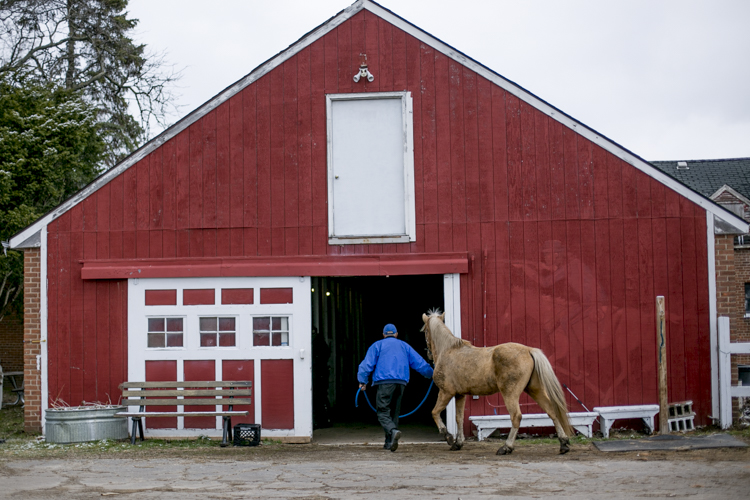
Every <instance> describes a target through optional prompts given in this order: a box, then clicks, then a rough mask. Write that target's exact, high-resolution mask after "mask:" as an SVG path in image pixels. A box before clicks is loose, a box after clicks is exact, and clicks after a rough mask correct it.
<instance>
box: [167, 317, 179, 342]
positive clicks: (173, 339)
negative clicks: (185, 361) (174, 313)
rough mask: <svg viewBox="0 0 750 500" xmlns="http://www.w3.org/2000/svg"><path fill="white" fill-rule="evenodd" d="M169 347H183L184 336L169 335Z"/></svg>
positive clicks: (177, 334)
mask: <svg viewBox="0 0 750 500" xmlns="http://www.w3.org/2000/svg"><path fill="white" fill-rule="evenodd" d="M180 321H182V320H180ZM167 347H182V334H181V333H168V334H167Z"/></svg>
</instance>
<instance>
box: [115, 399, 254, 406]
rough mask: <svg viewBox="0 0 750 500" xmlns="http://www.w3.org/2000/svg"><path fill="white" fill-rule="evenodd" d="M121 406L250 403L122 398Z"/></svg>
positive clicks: (244, 402)
mask: <svg viewBox="0 0 750 500" xmlns="http://www.w3.org/2000/svg"><path fill="white" fill-rule="evenodd" d="M121 404H122V405H123V406H177V405H180V406H183V405H184V406H218V405H222V406H228V405H250V404H253V401H252V400H251V399H242V398H234V399H229V398H227V399H215V398H209V399H123V400H122V403H121Z"/></svg>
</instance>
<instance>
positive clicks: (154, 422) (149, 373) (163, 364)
mask: <svg viewBox="0 0 750 500" xmlns="http://www.w3.org/2000/svg"><path fill="white" fill-rule="evenodd" d="M176 381H177V361H146V382H176ZM164 399H171V398H170V397H165V398H164ZM174 399H177V398H174ZM146 411H156V412H159V411H177V406H147V407H146ZM146 426H148V427H149V428H151V429H176V428H177V417H159V418H152V419H149V418H146Z"/></svg>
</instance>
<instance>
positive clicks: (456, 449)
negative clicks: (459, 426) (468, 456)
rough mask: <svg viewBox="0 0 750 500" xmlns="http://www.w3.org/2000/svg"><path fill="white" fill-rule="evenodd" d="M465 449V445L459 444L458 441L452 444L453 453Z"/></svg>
mask: <svg viewBox="0 0 750 500" xmlns="http://www.w3.org/2000/svg"><path fill="white" fill-rule="evenodd" d="M463 447H464V445H463V443H461V444H459V443H458V442H457V441H454V442H453V443H452V444H451V451H458V450H460V449H461V448H463Z"/></svg>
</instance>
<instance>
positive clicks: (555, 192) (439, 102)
mask: <svg viewBox="0 0 750 500" xmlns="http://www.w3.org/2000/svg"><path fill="white" fill-rule="evenodd" d="M360 53H367V57H368V63H369V69H370V71H371V72H372V73H373V75H374V76H375V80H374V81H373V82H371V83H370V82H364V81H360V82H359V83H358V84H355V83H354V82H352V80H351V77H352V75H353V74H354V71H355V69H356V65H357V63H358V59H359V54H360ZM401 90H408V91H410V92H411V94H412V98H413V106H414V161H415V166H414V168H415V199H416V224H417V240H416V241H415V242H412V243H410V244H388V245H381V244H375V245H343V246H329V245H328V242H327V235H328V230H327V219H328V217H327V213H328V212H327V205H326V200H327V194H326V193H327V185H326V116H325V94H326V93H340V92H371V91H380V92H383V91H401ZM705 220H706V219H705V212H704V211H703V210H702V209H700V208H699V207H697V206H696V205H694V204H693V203H691V202H690V201H688V200H686V199H684V198H682V197H680V196H679V195H678V194H676V193H675V192H673V191H671V190H669V189H666V188H665V187H664V186H663V185H661V184H659V183H658V182H656V181H655V180H653V179H652V178H651V177H649V176H647V175H645V174H642V173H641V172H640V171H638V170H636V169H635V168H634V167H632V166H631V165H629V164H627V163H625V162H623V161H621V160H620V159H618V158H617V157H615V156H614V155H612V154H610V153H608V152H606V151H604V150H603V149H601V148H600V147H599V146H597V145H594V144H592V143H591V142H590V141H588V140H587V139H584V138H583V137H581V136H580V135H578V134H577V133H576V132H575V131H573V130H570V129H568V128H566V127H564V126H562V125H561V124H560V123H558V122H556V121H554V120H552V119H551V118H549V117H547V116H546V115H544V114H542V113H541V112H539V111H537V110H535V109H534V108H532V107H530V106H529V105H527V104H525V103H524V102H522V101H520V100H519V99H518V98H517V97H515V96H513V95H511V94H509V93H507V92H505V91H504V90H502V89H501V88H499V87H497V86H495V85H494V84H492V83H491V82H489V81H487V80H486V79H485V78H483V77H482V76H480V75H477V74H476V73H474V72H472V71H470V70H468V69H466V68H463V67H461V66H460V65H459V64H458V63H456V62H454V61H452V60H450V59H448V58H447V57H446V56H444V55H442V54H440V53H438V52H436V51H435V50H433V49H432V48H430V47H429V46H427V45H425V44H423V43H421V42H420V41H418V40H416V39H415V38H413V37H411V36H410V35H408V34H406V33H404V32H402V31H400V30H399V29H397V28H395V27H393V26H390V25H389V24H387V23H385V22H384V21H382V20H380V19H378V18H377V17H376V16H375V15H373V14H371V13H369V12H365V11H363V12H360V13H359V14H357V15H355V16H354V17H353V18H352V19H350V20H348V21H346V22H344V23H342V24H341V25H339V26H338V27H337V28H335V29H334V30H333V31H331V32H330V33H328V34H327V35H326V36H324V37H323V38H321V39H319V40H317V41H315V42H314V43H312V44H311V45H310V46H309V47H306V48H305V49H303V50H301V51H300V52H298V53H297V54H296V55H294V56H293V57H291V58H290V59H288V60H287V61H286V62H284V64H282V65H280V66H279V67H277V68H275V69H273V70H272V71H270V72H268V73H267V74H265V75H264V76H262V77H261V78H260V79H259V80H258V81H256V82H255V83H253V84H252V85H250V86H248V87H247V88H245V89H244V90H242V91H241V92H239V93H238V94H236V95H235V96H233V97H231V98H230V99H228V101H226V102H224V103H223V104H222V105H221V106H219V107H218V108H217V109H215V110H214V111H212V112H211V113H209V114H207V115H206V116H204V117H203V118H201V119H200V120H198V121H197V122H196V123H194V124H193V125H191V126H190V127H189V128H188V129H187V130H185V131H183V132H182V133H180V134H178V135H177V136H176V137H174V138H172V139H171V140H169V141H168V142H166V143H165V144H164V145H162V146H161V147H160V148H159V149H157V150H156V151H154V152H153V153H152V154H150V155H149V156H148V157H146V158H144V159H143V160H141V161H140V162H138V164H136V165H134V166H133V167H132V168H130V169H128V170H127V171H125V172H124V173H123V174H122V175H120V176H119V177H117V178H115V179H114V180H112V181H111V182H110V183H109V184H108V185H107V186H104V187H103V188H101V189H99V190H98V191H97V192H96V193H94V194H93V195H91V196H90V197H89V198H88V199H87V200H86V201H84V202H83V203H81V204H79V205H77V206H76V207H75V208H73V209H72V210H70V211H69V212H67V213H65V214H64V215H62V216H61V217H60V218H58V219H57V220H55V221H54V222H53V223H51V224H50V225H49V227H48V244H49V254H48V256H49V260H48V262H49V265H48V283H49V316H48V321H49V323H48V326H49V347H48V348H49V370H50V378H49V394H50V396H51V397H53V398H55V397H59V398H60V399H63V400H65V401H66V402H69V403H71V404H76V403H77V402H79V401H81V400H86V401H94V400H100V401H104V400H106V399H107V397H108V396H107V395H113V394H117V384H119V383H120V382H122V381H123V380H125V378H126V367H127V363H126V359H125V354H126V345H127V338H126V331H125V325H126V321H127V303H126V299H127V284H126V282H125V281H96V282H95V281H83V280H81V278H80V275H81V263H80V261H81V260H83V259H86V260H94V259H130V258H137V257H138V258H181V257H191V258H195V257H198V258H200V257H215V256H226V255H231V256H261V257H271V256H287V257H290V256H291V257H293V256H308V257H309V256H324V255H355V254H390V253H411V254H420V253H424V252H438V251H440V252H459V251H467V252H468V254H469V260H470V266H469V271H468V273H465V274H462V275H461V297H462V305H461V307H462V315H461V318H462V331H463V333H464V336H465V337H466V338H468V339H470V340H472V341H473V342H475V343H476V344H478V345H493V344H496V343H500V342H507V341H511V340H513V341H519V342H526V343H529V344H531V345H534V346H539V347H541V348H543V349H544V351H545V352H546V353H547V355H548V356H549V358H550V360H551V362H552V364H553V366H554V368H555V370H556V372H557V374H558V376H559V378H560V380H561V381H562V382H563V383H565V384H566V385H568V386H569V387H570V388H571V390H572V391H573V392H574V393H575V394H576V395H577V396H578V397H579V398H580V399H581V401H583V402H584V403H585V404H586V405H587V406H588V407H589V408H591V407H593V406H597V405H618V404H620V405H622V404H638V403H654V402H655V401H656V385H657V382H656V365H655V363H656V346H655V341H654V338H653V337H654V328H655V327H654V307H655V306H654V300H655V297H656V296H657V295H664V296H665V297H666V301H667V311H668V317H669V324H668V331H667V335H668V341H669V377H670V381H672V383H671V384H670V395H669V399H670V400H672V401H679V400H685V399H692V400H693V401H694V402H695V409H696V412H697V414H698V418H697V421H696V423H698V424H705V423H707V421H708V420H707V415H708V414H709V413H710V377H709V376H708V373H706V366H709V364H708V359H709V357H708V356H709V351H708V349H709V346H708V340H707V339H708V333H709V317H708V289H707V286H708V283H707V273H708V269H707V247H706V238H705V234H706V222H705ZM421 312H423V311H415V314H420V313H421ZM84 332H85V333H84ZM131 333H132V334H135V333H137V332H131ZM266 396H269V397H270V392H266V391H264V392H263V397H264V398H265V397H266ZM500 403H501V401H500V400H499V399H498V398H497V397H490V398H480V399H478V400H468V408H469V414H475V415H476V414H487V413H492V412H493V411H494V408H493V407H491V406H490V404H493V405H500ZM568 403H569V405H570V408H571V410H573V411H575V410H580V409H581V408H580V407H579V405H578V404H577V403H576V402H575V401H574V400H573V399H572V398H569V400H568ZM500 411H502V409H501V410H500ZM528 411H531V410H528ZM264 421H265V419H264Z"/></svg>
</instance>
